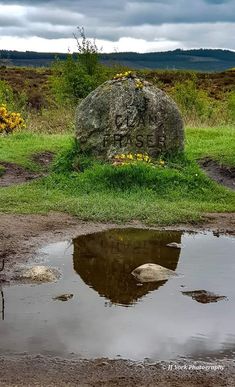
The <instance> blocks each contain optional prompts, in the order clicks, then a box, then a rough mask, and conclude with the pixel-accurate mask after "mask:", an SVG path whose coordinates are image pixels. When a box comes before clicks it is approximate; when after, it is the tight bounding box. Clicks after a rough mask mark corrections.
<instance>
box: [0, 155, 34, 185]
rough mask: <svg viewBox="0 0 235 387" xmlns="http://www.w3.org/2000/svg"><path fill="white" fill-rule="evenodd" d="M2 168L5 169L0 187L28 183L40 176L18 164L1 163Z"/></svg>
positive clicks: (0, 180)
mask: <svg viewBox="0 0 235 387" xmlns="http://www.w3.org/2000/svg"><path fill="white" fill-rule="evenodd" d="M0 166H1V167H3V168H4V171H3V173H2V174H1V176H0V187H9V186H10V185H15V184H21V183H26V182H27V181H29V180H32V179H36V178H37V177H39V176H40V175H39V174H37V173H33V172H30V171H28V170H27V169H25V168H23V167H21V166H20V165H18V164H14V163H7V162H5V161H0Z"/></svg>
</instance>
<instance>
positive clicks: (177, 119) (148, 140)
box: [76, 77, 184, 159]
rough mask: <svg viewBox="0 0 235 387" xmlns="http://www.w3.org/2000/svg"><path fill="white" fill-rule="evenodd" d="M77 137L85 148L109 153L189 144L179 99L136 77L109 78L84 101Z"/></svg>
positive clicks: (101, 154) (159, 151)
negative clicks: (174, 98)
mask: <svg viewBox="0 0 235 387" xmlns="http://www.w3.org/2000/svg"><path fill="white" fill-rule="evenodd" d="M140 86H141V87H140ZM76 137H77V139H78V141H79V144H80V149H81V151H82V152H87V153H89V154H91V155H93V156H96V157H101V158H104V159H109V158H112V157H113V156H114V155H116V154H119V153H129V152H133V153H140V152H141V153H147V154H148V155H149V156H151V157H158V155H159V154H162V153H166V152H167V153H169V152H175V151H182V150H183V148H184V128H183V121H182V118H181V115H180V112H179V110H178V107H177V105H176V104H175V102H174V101H173V100H172V99H171V98H170V97H169V96H167V94H166V93H165V92H163V91H162V90H160V89H158V88H157V87H156V86H154V85H152V84H150V83H149V82H146V81H142V80H138V83H137V80H136V79H135V78H133V77H126V78H125V77H124V78H122V79H114V80H111V81H107V82H105V83H104V84H102V85H101V86H99V87H98V88H97V89H96V90H94V91H93V92H92V93H90V94H89V95H88V96H87V97H86V98H85V99H84V100H83V101H82V102H81V103H80V105H79V106H78V108H77V112H76Z"/></svg>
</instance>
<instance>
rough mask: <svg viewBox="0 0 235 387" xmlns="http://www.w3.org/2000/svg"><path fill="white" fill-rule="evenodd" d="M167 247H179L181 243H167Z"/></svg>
mask: <svg viewBox="0 0 235 387" xmlns="http://www.w3.org/2000/svg"><path fill="white" fill-rule="evenodd" d="M167 247H173V248H174V249H181V247H182V245H181V244H180V243H176V242H172V243H168V245H167Z"/></svg>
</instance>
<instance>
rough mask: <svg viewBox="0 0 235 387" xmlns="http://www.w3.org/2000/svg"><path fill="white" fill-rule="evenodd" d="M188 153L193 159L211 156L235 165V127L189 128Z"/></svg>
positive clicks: (216, 159) (221, 161)
mask: <svg viewBox="0 0 235 387" xmlns="http://www.w3.org/2000/svg"><path fill="white" fill-rule="evenodd" d="M186 149H187V154H188V155H189V156H190V157H192V158H193V159H199V158H203V157H211V158H212V159H213V160H215V161H218V162H219V163H221V164H225V165H228V166H235V127H233V126H230V127H227V126H224V127H220V128H189V129H187V146H186Z"/></svg>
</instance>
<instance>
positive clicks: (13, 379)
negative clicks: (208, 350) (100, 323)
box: [0, 355, 235, 387]
mask: <svg viewBox="0 0 235 387" xmlns="http://www.w3.org/2000/svg"><path fill="white" fill-rule="evenodd" d="M211 366H212V367H214V368H211ZM215 367H216V368H215ZM200 368H201V369H200ZM234 381H235V365H234V362H233V361H218V362H217V363H214V364H212V363H202V362H190V361H185V362H184V361H182V362H179V363H175V362H171V363H148V362H143V363H135V362H130V361H125V360H107V359H97V360H76V359H60V358H50V357H43V356H39V355H38V356H35V357H29V356H25V355H22V356H19V357H15V358H12V357H0V386H47V387H48V386H125V387H126V386H159V387H163V386H164V387H168V386H169V387H170V386H174V387H181V386H185V387H193V386H201V387H209V386H213V387H221V386H234Z"/></svg>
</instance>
